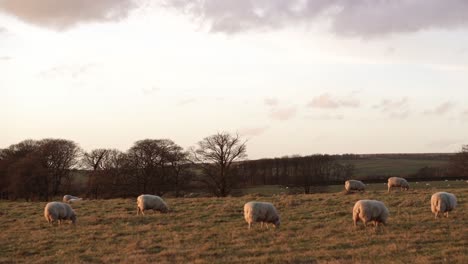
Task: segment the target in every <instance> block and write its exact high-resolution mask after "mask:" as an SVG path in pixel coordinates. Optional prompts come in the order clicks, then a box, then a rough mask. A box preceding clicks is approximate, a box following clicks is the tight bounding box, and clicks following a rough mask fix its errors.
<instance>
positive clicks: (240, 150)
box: [191, 132, 247, 197]
mask: <svg viewBox="0 0 468 264" xmlns="http://www.w3.org/2000/svg"><path fill="white" fill-rule="evenodd" d="M246 151H247V147H246V141H242V140H241V138H240V136H239V135H238V134H236V135H235V136H233V135H231V134H229V133H226V132H223V133H217V134H214V135H212V136H209V137H206V138H204V139H203V140H202V141H200V142H198V146H197V148H196V149H192V152H191V154H192V159H193V161H194V162H195V163H197V164H198V165H199V166H200V167H201V169H202V178H201V179H200V180H201V181H202V182H203V183H204V184H205V185H206V186H207V187H208V188H209V189H210V191H211V192H212V193H213V194H214V195H216V196H218V197H224V196H227V195H228V194H229V193H230V192H231V190H232V187H233V185H234V184H235V179H233V176H234V173H233V169H234V162H236V161H240V160H242V159H244V158H246V157H247V154H246Z"/></svg>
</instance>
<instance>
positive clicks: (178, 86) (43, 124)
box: [0, 0, 468, 159]
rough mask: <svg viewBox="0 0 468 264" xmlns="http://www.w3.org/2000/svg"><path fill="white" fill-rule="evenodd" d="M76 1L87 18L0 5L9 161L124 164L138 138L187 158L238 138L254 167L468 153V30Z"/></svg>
mask: <svg viewBox="0 0 468 264" xmlns="http://www.w3.org/2000/svg"><path fill="white" fill-rule="evenodd" d="M48 1H50V0H44V1H43V2H44V3H45V4H47V3H48ZM20 2H21V3H20ZM76 2H82V3H84V5H82V6H80V5H78V6H73V5H75V3H74V2H73V4H72V2H69V1H68V0H67V1H64V2H63V3H62V4H60V5H59V6H56V8H55V9H53V10H52V9H51V8H50V6H49V8H46V9H41V8H39V7H38V6H36V5H31V4H30V3H31V2H28V1H19V2H11V1H9V0H8V1H3V2H1V3H0V72H1V73H2V74H0V94H2V97H1V99H2V100H1V105H2V106H1V111H0V118H1V120H2V121H3V124H4V126H3V127H4V129H2V130H1V131H0V148H5V147H8V146H9V145H11V144H15V143H18V142H19V141H21V140H24V139H28V138H33V139H41V138H46V137H54V138H66V139H70V140H74V141H76V142H77V143H79V144H80V145H81V146H82V147H83V148H84V149H85V150H91V149H94V148H101V147H106V148H118V149H121V150H123V151H125V150H127V149H128V148H129V147H130V146H131V145H132V144H133V143H134V142H135V141H137V140H140V139H144V138H170V139H172V140H174V141H175V142H176V143H177V144H179V145H181V146H182V147H184V148H186V147H189V146H191V145H194V144H195V143H196V142H198V141H199V140H201V139H202V138H203V137H206V136H209V135H211V134H213V133H216V132H217V131H229V132H233V133H235V132H239V133H241V134H242V135H244V136H245V138H248V139H249V142H248V155H249V158H251V159H255V158H262V157H275V156H283V155H291V154H302V155H307V154H313V153H376V152H378V153H382V152H451V151H458V150H459V149H460V147H461V145H462V144H466V143H467V142H468V133H467V132H468V104H467V103H466V98H468V89H467V88H468V87H467V86H468V49H467V48H466V47H468V34H467V33H468V29H467V26H466V25H467V23H464V24H463V23H461V24H460V25H459V24H454V23H455V22H453V21H452V20H450V19H449V18H445V17H435V18H432V20H430V21H431V23H429V22H428V21H429V20H426V17H424V16H422V17H421V18H420V19H419V20H418V19H415V21H416V22H415V24H414V25H412V24H411V23H410V22H408V23H406V24H399V23H396V24H394V25H393V26H392V27H389V26H387V25H385V23H381V24H378V25H379V27H378V28H377V29H374V28H367V27H364V26H362V25H361V24H359V23H357V22H356V21H355V20H352V22H353V23H354V24H353V23H351V22H350V24H349V25H346V26H343V25H342V24H340V23H341V22H340V21H341V20H343V19H348V20H349V19H354V18H352V17H351V16H350V15H349V14H346V12H345V11H346V10H347V9H346V4H343V6H344V9H343V11H342V13H340V14H339V16H338V15H336V17H332V16H330V17H327V16H326V15H324V14H326V12H325V13H323V14H322V15H320V16H317V17H315V18H314V19H311V20H310V21H309V20H307V19H306V18H302V19H299V18H297V17H298V15H295V16H292V15H291V14H289V13H284V14H281V13H278V12H280V11H278V10H280V9H278V10H277V11H276V12H272V11H271V12H272V13H271V14H270V13H269V11H258V10H273V9H274V8H279V7H278V6H277V4H278V3H279V2H277V1H271V2H268V1H266V2H262V3H263V4H262V5H265V6H268V5H271V9H258V10H257V9H255V10H257V11H256V12H257V13H258V14H257V15H256V17H251V16H252V15H251V13H249V12H248V9H249V8H251V6H249V4H247V2H245V1H244V0H242V1H239V2H238V6H233V5H232V3H229V4H227V3H228V2H227V1H226V2H223V1H220V2H218V3H219V4H217V5H216V6H214V5H211V4H212V2H211V1H207V2H206V4H205V6H203V8H204V9H200V10H202V11H200V10H198V11H196V12H195V11H193V12H192V10H191V9H187V7H185V6H178V5H174V6H171V7H168V6H166V7H162V6H160V5H158V4H154V3H155V2H153V4H151V5H147V4H144V5H139V4H135V5H133V4H132V3H133V2H132V1H131V0H119V1H107V0H106V1H102V2H100V3H98V4H97V3H94V2H92V1H91V2H90V1H88V0H80V1H76ZM140 2H145V1H140ZM156 2H157V1H156ZM292 2H294V1H292ZM302 2H304V1H302ZM305 2H307V1H305ZM305 2H304V3H305ZM17 3H19V5H21V6H20V7H21V8H20V7H19V6H16V4H17ZM116 3H120V4H121V6H118V8H119V9H115V8H116V6H115V5H116ZM174 3H175V2H174ZM223 3H224V4H223ZM298 3H299V2H298ZM317 3H318V2H317ZM356 3H357V4H356V5H357V6H356V9H357V10H359V7H360V6H359V3H360V2H359V1H356ZM421 3H422V2H421ZM434 3H435V4H434ZM49 4H50V3H49ZM335 4H337V5H338V6H339V5H341V4H342V3H341V1H338V0H337V1H335ZM432 4H434V5H435V7H437V6H436V5H438V3H436V2H433V1H429V2H426V4H423V7H424V8H422V9H423V10H425V9H429V6H430V5H432ZM265 6H262V8H264V7H265ZM435 7H434V8H435ZM462 7H463V8H464V5H462ZM462 7H460V6H454V7H453V8H458V10H461V11H460V12H465V9H463V8H462ZM291 8H292V7H291ZM294 8H295V9H294V10H296V9H297V10H299V9H298V8H305V7H302V6H295V7H294ZM311 8H318V9H317V10H320V8H321V7H318V6H317V7H309V9H310V10H309V9H307V10H309V11H307V12H309V13H308V14H312V13H311V12H312V11H311V10H312V9H311ZM382 8H383V7H381V6H376V7H375V10H374V9H372V12H375V13H379V12H386V11H385V10H383V9H382ZM395 8H396V7H395ZM402 8H403V7H402ZM78 9H80V10H81V12H78ZM50 10H52V11H50ZM73 10H76V11H73ZM109 10H110V11H109ZM116 10H118V11H116ZM181 10H185V11H181ZM281 10H282V9H281ZM304 10H305V9H304ZM405 10H406V9H405ZM466 10H468V8H467V9H466ZM111 11H112V12H111ZM228 11H229V12H228ZM426 11H427V10H426ZM109 12H110V13H109ZM197 12H202V13H203V14H202V15H203V16H202V17H203V18H204V19H200V17H198V16H197V15H199V13H197ZM226 12H227V14H229V16H228V18H231V17H232V18H233V20H232V21H231V20H227V19H226V16H221V15H222V14H226ZM281 12H283V11H281ZM291 12H292V11H291ZM294 12H299V13H298V14H302V13H301V12H302V11H294ZM304 12H306V11H304ZM317 12H318V11H317ZM353 12H355V11H353ZM362 12H363V18H362V19H363V21H365V19H372V16H371V15H369V13H368V12H369V10H364V9H363V11H362ZM366 12H367V13H366ZM78 13H79V14H80V15H77V14H78ZM108 14H113V15H112V16H109V15H108ZM275 14H276V15H277V17H278V20H275V19H274V18H275V17H276V16H275ZM366 14H367V15H368V17H366V16H365V15H366ZM372 14H373V13H372ZM402 14H404V12H403V13H402ZM391 15H393V14H388V16H391ZM288 16H291V18H289V17H288ZM223 17H224V20H223V19H222V18H223ZM467 17H468V14H467ZM45 18H47V19H45ZM234 18H236V19H234ZM280 18H281V19H280ZM288 19H289V20H291V21H289V20H288ZM401 19H404V17H403V18H401ZM467 20H468V19H467ZM279 21H281V23H280V22H279ZM377 22H379V21H377ZM385 22H386V21H385ZM386 23H387V22H386ZM437 23H438V24H437ZM426 24H427V25H426ZM407 25H412V26H413V27H409V26H407ZM389 28H392V30H391V32H390V31H389ZM376 32H378V34H377V33H376ZM351 33H352V34H351Z"/></svg>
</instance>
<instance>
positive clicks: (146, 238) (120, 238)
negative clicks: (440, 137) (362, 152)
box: [0, 181, 468, 263]
mask: <svg viewBox="0 0 468 264" xmlns="http://www.w3.org/2000/svg"><path fill="white" fill-rule="evenodd" d="M419 184H421V187H419ZM426 184H429V185H426ZM448 185H450V186H448ZM412 187H414V188H413V189H411V190H410V191H408V192H400V191H396V192H394V193H391V194H388V193H387V192H386V189H385V186H384V185H383V184H373V185H369V186H368V191H367V192H366V193H355V194H344V192H343V191H342V190H343V186H330V187H329V188H328V189H327V190H326V192H325V193H315V194H309V195H302V194H299V195H287V194H282V195H281V194H280V195H278V194H275V193H279V192H282V191H284V188H281V187H276V186H273V187H271V186H270V187H265V188H263V189H262V188H257V189H249V190H246V192H247V193H250V194H246V195H245V196H241V197H227V198H168V199H166V201H167V202H168V204H169V205H170V207H171V208H172V212H171V213H168V214H160V213H157V212H156V213H153V212H149V213H148V214H147V215H145V216H137V215H136V201H135V199H112V200H85V201H82V202H81V203H76V204H74V205H73V207H74V209H75V211H76V213H77V215H78V222H77V224H76V226H72V225H71V224H68V223H67V224H62V225H61V226H50V225H49V224H48V223H47V222H46V220H45V219H44V216H43V208H44V206H45V204H46V203H45V202H7V201H1V202H0V230H1V233H0V262H1V263H17V262H18V263H45V262H53V263H78V262H85V263H109V262H111V263H116V262H117V263H468V215H467V214H466V212H467V209H468V203H467V201H466V199H467V197H468V183H467V182H465V181H457V182H455V181H448V182H445V181H444V182H427V183H418V184H416V183H412ZM275 190H276V191H275ZM439 190H448V191H450V192H452V193H455V194H456V195H457V197H458V207H457V208H456V210H455V211H454V212H451V213H450V217H449V218H448V219H447V218H441V219H437V220H434V217H433V215H432V213H431V212H430V205H429V200H430V196H431V194H432V193H434V192H436V191H439ZM359 199H378V200H382V201H383V202H384V203H385V204H386V205H387V207H389V210H390V218H389V222H388V225H387V226H385V227H382V228H379V229H377V230H376V229H374V228H373V227H370V226H369V227H367V228H364V227H363V226H362V224H361V225H360V226H359V227H358V228H354V227H353V226H352V219H351V211H352V207H353V205H354V203H355V202H356V201H357V200H359ZM250 200H262V201H269V202H273V203H274V204H275V205H276V207H277V209H278V211H279V212H280V215H281V220H282V225H281V228H279V229H274V228H270V229H260V225H254V227H253V229H252V230H248V229H247V224H246V223H245V221H244V219H243V213H242V207H243V204H244V203H245V202H247V201H250Z"/></svg>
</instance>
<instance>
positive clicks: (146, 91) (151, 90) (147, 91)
mask: <svg viewBox="0 0 468 264" xmlns="http://www.w3.org/2000/svg"><path fill="white" fill-rule="evenodd" d="M159 90H161V89H160V88H159V87H156V86H153V87H151V88H143V89H141V91H142V92H143V94H144V95H151V94H153V93H155V92H157V91H159Z"/></svg>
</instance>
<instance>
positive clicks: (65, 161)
mask: <svg viewBox="0 0 468 264" xmlns="http://www.w3.org/2000/svg"><path fill="white" fill-rule="evenodd" d="M39 153H40V155H41V160H42V165H43V166H44V167H45V168H46V169H47V170H48V175H49V177H48V184H49V186H50V187H51V190H50V191H51V194H52V195H57V194H58V193H59V188H60V185H61V184H62V180H63V179H64V178H65V177H69V175H70V170H71V169H72V168H74V167H75V165H77V163H78V157H79V154H80V148H79V147H78V145H77V144H76V143H75V142H73V141H71V140H65V139H43V140H41V141H39Z"/></svg>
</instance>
